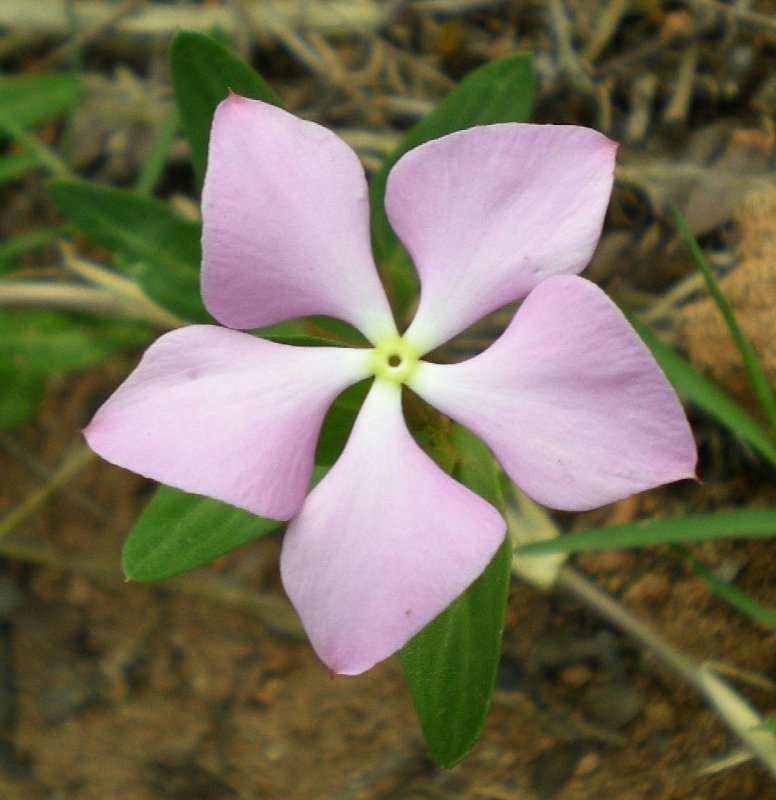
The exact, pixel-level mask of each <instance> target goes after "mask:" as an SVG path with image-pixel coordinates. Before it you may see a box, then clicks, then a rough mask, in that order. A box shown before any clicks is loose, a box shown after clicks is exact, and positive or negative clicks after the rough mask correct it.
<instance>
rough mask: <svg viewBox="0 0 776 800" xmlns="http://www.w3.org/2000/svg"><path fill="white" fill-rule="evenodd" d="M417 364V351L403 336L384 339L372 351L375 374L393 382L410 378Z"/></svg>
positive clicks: (400, 381) (403, 381) (402, 381)
mask: <svg viewBox="0 0 776 800" xmlns="http://www.w3.org/2000/svg"><path fill="white" fill-rule="evenodd" d="M417 364H418V355H417V352H416V351H415V349H414V348H413V347H411V346H410V345H409V344H408V343H407V342H406V341H404V339H402V338H401V336H393V337H391V338H389V339H384V340H383V341H381V342H379V343H378V344H377V345H376V347H375V349H374V350H373V351H372V369H373V370H374V374H375V375H376V376H377V377H378V378H383V379H385V380H388V381H392V382H393V383H405V382H406V381H407V380H409V378H410V376H411V375H412V373H413V372H414V371H415V367H416V366H417Z"/></svg>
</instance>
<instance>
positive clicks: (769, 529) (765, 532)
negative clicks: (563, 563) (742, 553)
mask: <svg viewBox="0 0 776 800" xmlns="http://www.w3.org/2000/svg"><path fill="white" fill-rule="evenodd" d="M774 535H776V507H768V508H745V509H740V510H734V511H714V512H712V513H709V514H697V515H693V516H688V517H677V518H674V519H650V520H641V521H638V522H629V523H627V524H625V525H612V526H611V527H609V528H594V529H592V530H587V531H582V532H581V533H575V534H571V535H567V536H561V537H558V538H557V539H548V540H546V541H543V542H534V543H532V544H527V545H524V546H522V547H518V548H517V549H516V550H515V554H516V555H519V556H529V555H546V554H547V553H582V552H589V551H592V550H621V549H624V548H627V547H645V546H648V545H656V544H680V543H682V542H708V541H712V540H714V539H737V538H741V539H751V538H759V537H772V536H774Z"/></svg>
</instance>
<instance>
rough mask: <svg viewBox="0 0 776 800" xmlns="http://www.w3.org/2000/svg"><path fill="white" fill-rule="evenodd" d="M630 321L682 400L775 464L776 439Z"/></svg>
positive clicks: (632, 320) (721, 392) (718, 390)
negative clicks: (709, 416)
mask: <svg viewBox="0 0 776 800" xmlns="http://www.w3.org/2000/svg"><path fill="white" fill-rule="evenodd" d="M630 322H631V324H632V325H633V327H634V328H636V331H637V332H638V334H639V336H641V338H642V339H643V340H644V342H645V343H646V345H647V347H649V349H650V350H651V351H652V355H653V356H654V357H655V361H657V363H658V364H659V365H660V367H661V368H662V370H663V372H665V374H666V377H667V378H668V380H669V381H671V383H672V384H673V386H674V388H675V389H676V391H677V392H679V394H680V395H682V397H684V398H685V400H688V401H689V402H691V403H692V404H693V405H696V406H697V407H698V408H700V409H702V410H703V411H705V412H706V413H707V414H710V415H711V416H712V417H714V418H715V419H716V420H717V421H718V422H719V423H721V424H722V425H724V426H725V427H726V428H727V429H728V430H729V431H731V433H733V434H735V435H736V436H739V437H740V438H741V439H742V440H743V441H745V442H746V443H747V444H749V445H750V446H751V447H752V448H754V449H755V450H756V451H757V452H758V453H759V454H760V455H761V456H762V457H763V458H765V459H767V460H768V461H769V462H770V464H771V465H772V466H774V467H776V442H775V441H774V439H773V438H772V437H771V436H770V434H769V433H768V432H767V431H766V430H764V429H763V427H762V426H761V425H760V424H759V423H758V422H757V421H756V420H755V419H754V418H753V417H752V416H750V415H749V414H748V413H747V412H746V411H744V409H742V408H741V406H739V405H738V404H737V403H736V402H735V401H734V400H732V399H731V398H730V397H728V396H727V395H726V394H725V392H723V391H722V390H721V389H720V388H719V387H718V386H716V385H715V384H714V383H712V382H711V381H709V380H707V379H706V378H704V377H703V375H701V374H700V373H698V372H696V371H695V370H694V369H693V368H692V366H691V365H690V364H689V362H688V361H687V360H686V359H685V358H683V357H682V356H680V355H679V353H677V352H676V351H674V350H672V349H671V348H670V347H668V345H665V344H663V343H662V342H661V341H660V340H659V339H658V338H657V336H655V334H654V333H652V331H650V330H649V328H647V327H646V326H645V325H643V324H641V323H640V322H638V321H637V320H635V319H630Z"/></svg>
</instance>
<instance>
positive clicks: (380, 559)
mask: <svg viewBox="0 0 776 800" xmlns="http://www.w3.org/2000/svg"><path fill="white" fill-rule="evenodd" d="M505 529H506V525H505V523H504V521H503V519H502V518H501V516H500V515H499V513H498V512H497V511H496V509H495V508H493V506H491V505H490V504H489V503H487V502H485V500H483V499H482V498H480V497H479V496H478V495H476V494H474V493H473V492H471V491H470V490H469V489H467V488H466V487H464V486H462V485H461V484H460V483H457V482H456V481H454V480H453V479H452V478H450V477H449V476H448V475H446V474H445V473H444V472H443V471H442V470H441V469H440V468H439V467H438V466H437V465H436V464H435V463H434V462H433V461H432V460H431V459H430V458H429V457H428V456H427V455H426V454H425V453H424V452H423V451H422V450H421V449H420V448H419V447H418V445H417V444H416V443H415V441H414V440H413V439H412V437H411V436H410V434H409V432H408V431H407V428H406V425H405V424H404V420H403V418H402V412H401V393H400V389H399V387H398V385H396V384H392V383H388V382H383V381H380V380H379V379H378V380H376V381H375V383H374V385H373V387H372V389H371V391H370V393H369V395H368V396H367V399H366V401H365V402H364V406H363V408H362V409H361V412H360V414H359V416H358V419H357V420H356V424H355V426H354V428H353V432H352V434H351V436H350V439H349V441H348V443H347V446H346V448H345V451H344V452H343V454H342V456H341V457H340V459H339V461H337V463H336V464H335V465H334V466H333V467H332V469H331V471H330V472H329V473H328V475H326V477H325V478H324V479H323V480H322V481H321V482H320V483H319V484H318V486H316V488H315V489H314V490H313V491H312V493H311V494H310V496H309V497H308V498H307V500H306V501H305V504H304V505H303V506H302V510H301V511H300V513H299V515H298V516H297V517H295V518H294V519H293V520H292V521H291V522H290V524H289V526H288V530H287V531H286V535H285V540H284V543H283V551H282V554H281V559H280V568H281V574H282V577H283V584H284V586H285V589H286V592H287V593H288V596H289V597H290V598H291V602H292V603H293V604H294V606H295V607H296V610H297V611H298V612H299V615H300V617H301V618H302V622H303V624H304V626H305V629H306V630H307V634H308V636H309V637H310V641H311V642H312V645H313V647H314V648H315V650H316V652H317V653H318V655H319V657H320V658H321V660H322V661H323V662H324V663H325V664H327V665H328V667H329V668H330V669H331V670H332V672H333V673H337V674H345V675H357V674H359V673H361V672H364V671H365V670H367V669H369V668H370V667H371V666H373V665H374V664H376V663H377V662H378V661H381V660H382V659H384V658H387V657H388V656H389V655H391V654H392V653H394V652H395V651H396V650H398V649H399V648H400V647H401V646H402V645H404V644H405V643H406V642H407V641H408V640H409V639H410V638H411V637H412V636H414V635H415V634H416V633H417V632H418V631H420V630H421V629H422V628H423V627H425V625H427V624H428V623H429V622H430V621H431V620H432V619H433V618H434V617H435V616H437V614H439V613H440V612H441V611H443V610H444V609H445V608H446V607H447V606H448V605H449V604H450V603H451V602H452V601H453V600H454V599H455V598H456V597H457V596H458V595H459V594H461V592H463V591H464V590H465V589H466V588H467V587H468V586H469V584H470V583H471V582H472V581H473V580H474V579H475V578H476V577H477V576H478V575H479V574H480V573H481V572H482V570H483V569H484V568H485V567H486V566H487V564H488V562H489V561H490V559H491V558H492V556H493V554H494V553H495V552H496V550H497V549H498V547H499V545H500V544H501V543H502V542H503V540H504V532H505Z"/></svg>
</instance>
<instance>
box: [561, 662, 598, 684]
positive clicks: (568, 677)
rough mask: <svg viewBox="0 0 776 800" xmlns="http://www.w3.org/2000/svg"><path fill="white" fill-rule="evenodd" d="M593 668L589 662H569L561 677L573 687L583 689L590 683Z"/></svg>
mask: <svg viewBox="0 0 776 800" xmlns="http://www.w3.org/2000/svg"><path fill="white" fill-rule="evenodd" d="M592 677H593V670H591V669H590V667H588V666H587V664H569V666H567V667H564V668H563V669H562V670H561V671H560V679H561V681H563V683H565V684H566V686H571V688H572V689H581V688H582V687H583V686H585V685H587V684H588V683H590V681H591V679H592Z"/></svg>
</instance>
